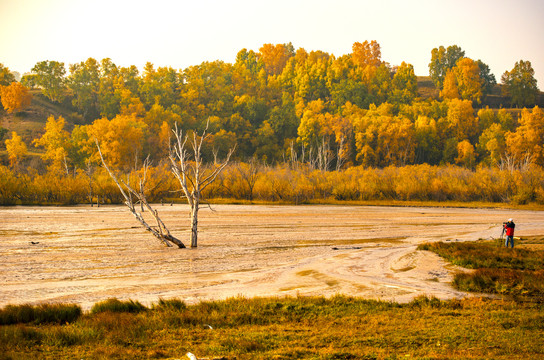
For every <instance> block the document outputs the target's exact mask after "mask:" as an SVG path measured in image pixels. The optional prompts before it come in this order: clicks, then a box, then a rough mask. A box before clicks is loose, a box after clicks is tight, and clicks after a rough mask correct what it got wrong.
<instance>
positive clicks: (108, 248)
mask: <svg viewBox="0 0 544 360" xmlns="http://www.w3.org/2000/svg"><path fill="white" fill-rule="evenodd" d="M157 209H158V210H159V213H160V214H161V215H162V218H163V220H164V222H165V223H166V225H167V226H169V228H170V230H171V232H172V233H173V234H174V235H175V236H177V237H178V238H180V239H182V240H183V241H185V243H186V244H188V243H189V241H188V236H189V231H188V207H187V206H185V205H174V206H160V205H159V206H158V207H157ZM509 217H513V218H514V219H515V221H516V223H517V235H521V236H523V235H526V236H529V235H542V234H543V233H544V212H537V211H510V210H493V209H486V210H482V209H452V208H392V207H356V206H257V205H252V206H242V205H218V206H214V207H213V211H212V210H211V209H209V208H203V209H202V210H201V212H200V227H199V229H200V232H199V247H198V248H197V249H178V248H166V247H164V246H163V245H162V244H161V243H160V242H159V241H158V240H156V239H155V238H154V237H153V236H151V235H150V234H149V233H147V232H146V231H144V230H143V229H142V228H141V227H139V226H138V223H137V222H136V220H135V219H134V218H133V217H132V215H131V214H130V213H129V212H128V210H126V208H124V207H122V206H103V207H100V208H97V207H94V208H91V207H83V206H78V207H7V208H0V223H1V227H0V283H1V284H2V286H1V287H0V306H4V305H6V304H20V303H41V302H73V303H77V304H80V305H81V306H82V307H83V308H84V309H88V308H90V306H92V304H94V303H95V302H98V301H101V300H105V299H107V298H109V297H117V298H119V299H134V300H139V301H140V302H142V303H144V304H146V305H149V304H151V303H153V302H156V301H158V299H159V298H173V297H176V298H180V299H183V300H185V301H186V302H188V303H194V302H198V301H201V300H210V299H224V298H227V297H233V296H244V297H251V296H287V295H288V296H297V295H325V296H329V295H333V294H337V293H343V294H348V295H355V296H362V297H366V298H372V299H384V300H394V301H399V302H403V301H409V300H411V299H412V298H414V297H416V296H418V295H422V294H427V295H433V296H436V297H438V298H441V299H447V298H454V297H463V296H466V294H464V293H460V292H458V291H456V290H454V289H452V288H451V287H450V286H449V282H450V281H451V276H452V274H453V272H454V271H455V269H453V268H452V267H451V266H447V264H446V263H445V262H444V261H443V260H441V259H440V258H438V257H437V256H436V255H434V254H431V253H429V252H421V251H416V246H417V244H420V243H422V242H427V241H440V240H442V241H470V240H477V239H480V238H491V237H498V236H499V235H500V224H501V223H502V221H504V220H505V219H507V218H509ZM33 242H34V243H35V244H33Z"/></svg>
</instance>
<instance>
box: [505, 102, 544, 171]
mask: <svg viewBox="0 0 544 360" xmlns="http://www.w3.org/2000/svg"><path fill="white" fill-rule="evenodd" d="M519 124H520V125H519V126H518V128H517V129H516V131H515V132H507V133H506V147H507V150H508V154H509V155H510V156H512V157H513V159H514V161H516V162H518V163H521V162H523V161H526V160H531V161H532V162H534V163H536V164H538V165H544V111H542V109H541V108H539V107H538V106H535V107H534V108H533V110H532V111H531V110H527V109H523V111H522V112H521V118H520V120H519Z"/></svg>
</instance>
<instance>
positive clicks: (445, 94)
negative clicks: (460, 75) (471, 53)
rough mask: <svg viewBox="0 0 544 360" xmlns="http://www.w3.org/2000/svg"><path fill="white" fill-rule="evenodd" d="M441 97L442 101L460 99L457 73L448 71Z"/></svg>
mask: <svg viewBox="0 0 544 360" xmlns="http://www.w3.org/2000/svg"><path fill="white" fill-rule="evenodd" d="M440 97H441V98H442V99H460V98H461V96H460V95H459V87H458V86H457V77H456V76H455V71H453V70H452V69H448V71H447V72H446V77H445V78H444V87H443V88H442V91H440Z"/></svg>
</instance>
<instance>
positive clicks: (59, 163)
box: [33, 115, 70, 171]
mask: <svg viewBox="0 0 544 360" xmlns="http://www.w3.org/2000/svg"><path fill="white" fill-rule="evenodd" d="M64 124H65V121H64V118H63V117H62V116H59V118H58V120H55V117H54V116H53V115H51V116H50V117H49V118H47V123H46V124H45V133H44V134H43V135H42V137H40V138H39V139H36V140H34V141H33V143H34V146H36V147H42V148H45V153H44V154H43V155H42V159H43V160H45V161H47V162H49V163H50V170H52V171H60V170H61V169H62V168H63V167H64V168H66V164H67V163H66V161H67V160H66V156H67V155H68V149H69V147H70V133H69V132H68V131H66V130H64Z"/></svg>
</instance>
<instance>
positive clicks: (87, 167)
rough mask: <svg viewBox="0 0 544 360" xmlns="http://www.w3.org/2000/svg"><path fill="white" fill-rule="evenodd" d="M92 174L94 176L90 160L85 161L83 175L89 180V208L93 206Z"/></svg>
mask: <svg viewBox="0 0 544 360" xmlns="http://www.w3.org/2000/svg"><path fill="white" fill-rule="evenodd" d="M93 174H94V166H93V163H92V161H91V159H87V161H85V175H87V179H88V180H89V202H90V203H91V207H92V206H93V197H94V192H93Z"/></svg>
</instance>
